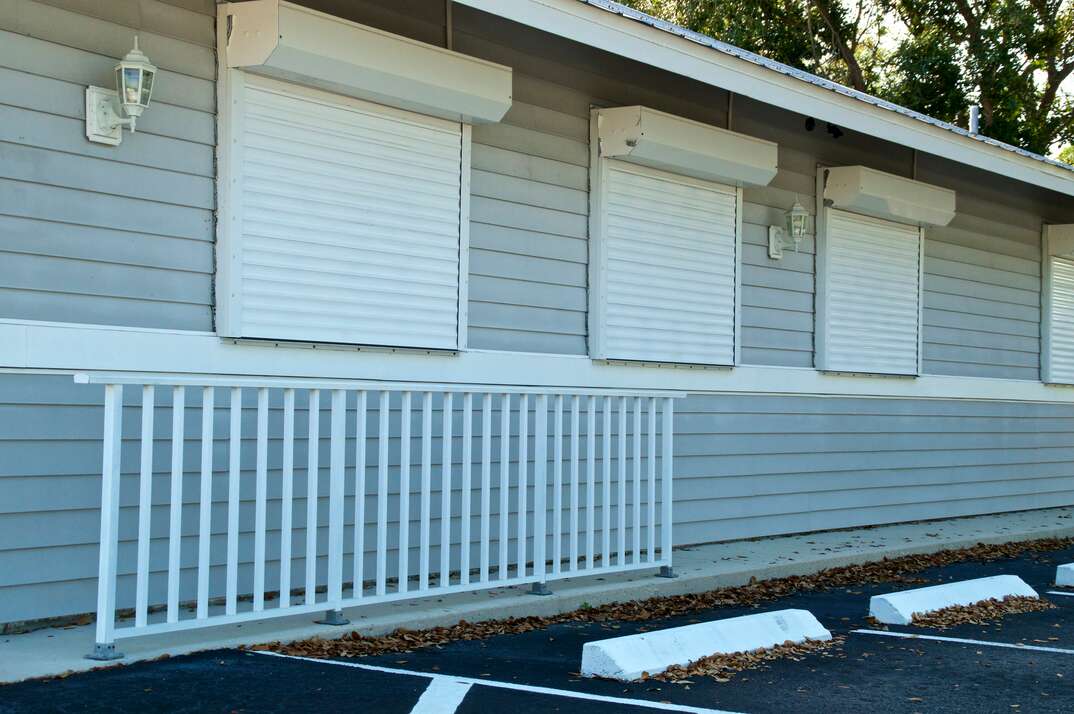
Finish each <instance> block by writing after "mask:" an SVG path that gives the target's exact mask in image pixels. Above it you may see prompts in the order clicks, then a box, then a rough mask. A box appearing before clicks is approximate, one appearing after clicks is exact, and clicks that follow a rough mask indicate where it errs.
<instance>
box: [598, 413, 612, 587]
mask: <svg viewBox="0 0 1074 714" xmlns="http://www.w3.org/2000/svg"><path fill="white" fill-rule="evenodd" d="M602 443H603V445H604V453H603V457H604V460H603V463H602V464H601V465H602V466H603V472H604V482H603V489H602V491H601V504H600V506H601V508H600V515H601V525H602V526H603V533H602V534H601V535H602V537H601V544H602V548H601V561H600V562H601V567H604V568H607V567H608V566H609V565H611V559H612V398H611V397H604V433H603V435H602Z"/></svg>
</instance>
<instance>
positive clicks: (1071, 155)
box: [1059, 144, 1074, 166]
mask: <svg viewBox="0 0 1074 714" xmlns="http://www.w3.org/2000/svg"><path fill="white" fill-rule="evenodd" d="M1059 160H1060V161H1065V162H1067V163H1068V164H1070V165H1071V166H1074V144H1067V145H1066V146H1065V147H1064V148H1063V150H1062V151H1060V152H1059Z"/></svg>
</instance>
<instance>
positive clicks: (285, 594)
mask: <svg viewBox="0 0 1074 714" xmlns="http://www.w3.org/2000/svg"><path fill="white" fill-rule="evenodd" d="M282 456H283V458H282V463H281V464H280V467H281V484H280V607H290V606H291V528H292V519H293V517H294V498H295V390H293V389H285V390H283V454H282Z"/></svg>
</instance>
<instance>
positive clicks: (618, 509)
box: [615, 397, 627, 565]
mask: <svg viewBox="0 0 1074 714" xmlns="http://www.w3.org/2000/svg"><path fill="white" fill-rule="evenodd" d="M626 460H627V398H626V397H619V494H618V502H617V503H616V506H615V514H616V516H617V517H618V525H617V530H618V531H619V532H618V534H617V535H618V538H616V542H617V543H618V544H619V557H618V558H617V559H616V561H615V564H616V565H624V564H626V494H627V490H626V481H627V462H626Z"/></svg>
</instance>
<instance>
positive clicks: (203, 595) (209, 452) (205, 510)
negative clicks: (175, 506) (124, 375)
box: [197, 387, 216, 620]
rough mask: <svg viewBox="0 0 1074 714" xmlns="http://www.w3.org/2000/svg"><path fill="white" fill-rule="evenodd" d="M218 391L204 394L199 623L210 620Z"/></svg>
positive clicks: (209, 390)
mask: <svg viewBox="0 0 1074 714" xmlns="http://www.w3.org/2000/svg"><path fill="white" fill-rule="evenodd" d="M215 410H216V405H215V390H214V389H213V388H212V387H203V388H202V390H201V483H200V486H201V491H200V493H199V498H198V501H199V502H198V506H199V511H198V606H197V617H198V619H199V620H201V619H204V618H206V617H208V616H209V565H210V563H209V539H210V538H211V537H212V534H211V533H210V528H211V517H212V511H211V510H210V509H211V508H212V505H213V416H214V414H215Z"/></svg>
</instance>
